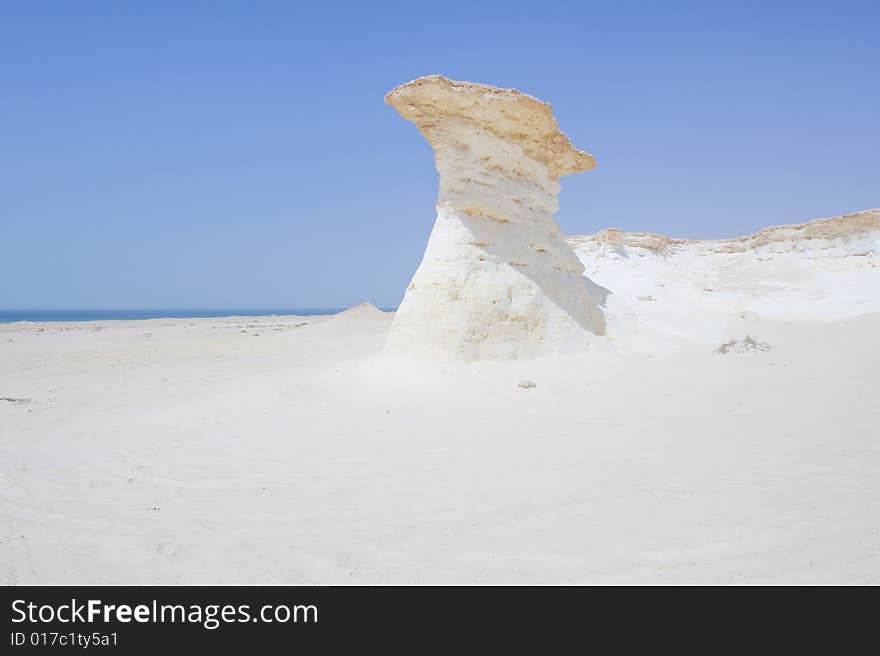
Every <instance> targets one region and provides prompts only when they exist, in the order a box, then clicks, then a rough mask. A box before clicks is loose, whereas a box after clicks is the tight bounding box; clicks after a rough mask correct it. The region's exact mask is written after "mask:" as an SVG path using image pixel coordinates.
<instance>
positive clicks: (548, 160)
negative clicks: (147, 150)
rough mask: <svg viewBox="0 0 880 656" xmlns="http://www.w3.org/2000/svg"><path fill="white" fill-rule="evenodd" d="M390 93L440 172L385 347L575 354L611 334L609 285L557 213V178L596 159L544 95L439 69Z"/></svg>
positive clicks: (494, 354) (476, 353)
mask: <svg viewBox="0 0 880 656" xmlns="http://www.w3.org/2000/svg"><path fill="white" fill-rule="evenodd" d="M385 101H386V102H387V103H388V104H390V105H392V106H393V107H394V108H395V109H397V111H398V112H399V113H400V114H401V116H403V117H404V118H406V119H407V120H410V121H412V122H413V123H415V124H416V125H417V126H418V128H419V130H421V132H422V134H423V135H424V136H425V138H426V139H427V140H428V142H429V143H430V144H431V146H432V147H433V149H434V154H435V161H436V165H437V171H438V172H439V173H440V194H439V198H438V200H437V219H436V222H435V224H434V230H433V232H432V233H431V236H430V239H429V240H428V246H427V249H426V250H425V255H424V258H423V259H422V263H421V265H420V266H419V268H418V270H417V271H416V273H415V276H414V277H413V279H412V282H411V283H410V285H409V287H408V288H407V291H406V295H405V296H404V298H403V301H402V303H401V304H400V307H399V309H398V311H397V316H396V317H395V319H394V323H393V325H392V329H391V337H390V340H389V348H390V349H392V350H400V351H415V352H420V353H425V354H435V355H439V356H444V357H450V358H458V359H461V358H463V359H477V358H499V357H500V358H516V357H527V356H536V355H548V354H557V353H572V352H580V351H584V350H585V349H587V348H588V346H589V343H590V341H591V340H592V339H595V336H596V335H603V334H604V332H605V319H604V315H603V313H602V310H601V308H600V307H599V304H600V303H601V302H602V301H603V300H604V296H603V292H604V290H603V289H602V288H601V287H599V286H597V285H595V284H594V283H592V282H591V281H590V280H589V279H588V278H586V277H585V276H584V275H583V273H584V267H583V265H582V264H581V263H580V260H578V258H577V256H576V255H575V254H574V252H573V251H572V250H571V248H569V246H568V245H567V244H566V243H565V242H564V241H563V236H562V233H561V231H560V229H559V226H558V225H557V224H556V222H555V221H554V220H553V213H554V212H555V211H556V210H557V209H558V207H559V204H558V200H557V196H558V194H559V178H560V177H561V176H563V175H566V174H567V173H574V172H577V171H585V170H587V169H591V168H593V167H594V166H595V161H594V159H593V157H592V156H591V155H589V154H588V153H585V152H583V151H580V150H577V149H575V148H574V147H573V146H572V145H571V143H570V142H569V140H568V138H567V137H566V136H565V135H564V134H563V133H562V132H560V131H559V128H558V127H557V125H556V121H555V120H554V118H553V115H552V111H551V108H550V106H549V105H547V104H546V103H543V102H541V101H540V100H537V99H536V98H532V97H531V96H528V95H525V94H523V93H520V92H519V91H516V90H514V89H498V88H496V87H490V86H486V85H482V84H473V83H470V82H455V81H453V80H448V79H447V78H444V77H442V76H437V75H432V76H428V77H423V78H419V79H417V80H414V81H412V82H409V83H407V84H404V85H402V86H399V87H397V88H395V89H393V90H392V91H391V92H390V93H389V94H388V95H387V96H386V97H385Z"/></svg>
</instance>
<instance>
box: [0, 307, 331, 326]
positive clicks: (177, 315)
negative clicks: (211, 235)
mask: <svg viewBox="0 0 880 656" xmlns="http://www.w3.org/2000/svg"><path fill="white" fill-rule="evenodd" d="M344 309H345V308H262V309H254V308H247V309H245V308H214V309H202V310H174V309H159V310H0V323H11V322H13V321H106V320H109V319H126V320H130V319H192V318H199V317H229V316H233V315H234V316H244V317H266V316H270V315H274V314H278V315H284V314H296V315H300V316H303V315H307V314H335V313H336V312H341V311H342V310H344Z"/></svg>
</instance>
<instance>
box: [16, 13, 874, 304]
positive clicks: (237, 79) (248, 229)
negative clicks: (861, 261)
mask: <svg viewBox="0 0 880 656" xmlns="http://www.w3.org/2000/svg"><path fill="white" fill-rule="evenodd" d="M878 29H880V3H878V2H877V1H876V0H872V1H867V2H847V1H841V2H832V1H828V2H822V3H814V2H809V1H798V2H772V1H765V2H691V3H676V2H670V1H664V2H618V1H613V2H612V1H610V0H609V1H607V2H573V3H564V2H552V1H543V2H534V1H533V2H526V3H519V2H515V1H511V0H507V1H505V2H482V3H475V2H461V3H456V2H401V3H381V2H363V3H360V2H358V3H350V4H348V3H339V2H322V3H314V4H313V3H297V2H293V1H292V0H291V1H289V2H259V1H247V2H245V1H242V2H185V1H184V0H176V1H174V2H160V1H158V0H151V1H149V2H148V1H141V2H115V1H113V2H87V1H83V2H60V1H58V2H42V1H37V0H31V1H27V2H13V1H10V0H4V1H3V2H2V3H0V275H2V283H0V308H144V307H334V306H347V305H350V304H354V303H358V302H361V301H365V300H369V301H372V302H373V303H376V304H378V305H381V306H396V305H397V303H398V302H399V300H400V298H401V296H402V294H403V291H404V289H405V287H406V285H407V283H408V282H409V279H410V276H411V275H412V273H413V271H414V270H415V268H416V266H417V265H418V263H419V261H420V259H421V255H422V252H423V248H424V244H425V242H426V240H427V237H428V234H429V232H430V230H431V226H432V223H433V220H434V201H435V198H436V192H437V176H436V172H435V171H434V167H433V158H432V155H431V151H430V149H429V147H428V145H427V144H426V143H425V142H424V140H423V139H422V137H421V135H419V133H418V131H417V130H416V128H415V127H414V126H413V125H411V124H409V123H407V122H405V121H404V120H403V119H401V118H400V117H399V116H397V114H396V112H395V111H394V110H393V109H392V108H390V107H388V106H387V105H385V104H384V102H383V100H382V98H383V96H384V94H385V92H386V91H388V90H389V89H391V88H392V87H394V86H395V85H397V84H400V83H402V82H406V81H408V80H410V79H412V78H415V77H418V76H420V75H424V74H428V73H442V74H444V75H447V76H449V77H452V78H455V79H466V80H473V81H477V82H485V83H489V84H494V85H497V86H505V87H507V86H510V87H516V88H518V89H521V90H523V91H526V92H528V93H530V94H532V95H535V96H537V97H539V98H541V99H543V100H546V101H548V102H550V103H551V104H553V106H554V109H555V113H556V116H557V118H558V120H559V123H560V126H561V127H562V129H563V130H564V131H565V132H566V133H567V134H568V135H569V136H570V137H571V139H572V141H573V142H574V144H575V145H576V146H578V147H580V148H583V149H585V150H588V151H590V152H592V153H593V154H594V155H595V156H596V158H597V160H598V162H599V168H598V169H596V170H594V171H590V172H587V173H583V174H580V175H574V176H569V177H566V178H565V179H564V180H563V191H562V195H561V203H562V209H561V211H560V212H559V214H558V215H557V219H558V221H559V223H560V224H561V225H562V228H563V230H564V231H565V232H566V233H567V234H580V233H588V232H594V231H595V230H597V229H599V228H602V227H607V226H617V227H621V228H624V229H626V230H648V231H657V232H663V233H667V234H670V235H673V236H686V237H699V238H711V237H721V236H730V235H735V234H741V233H746V232H751V231H754V230H756V229H759V228H761V227H764V226H766V225H771V224H777V223H791V222H800V221H802V220H806V219H810V218H816V217H823V216H832V215H836V214H841V213H846V212H852V211H855V210H859V209H864V208H867V207H876V206H878V205H880V38H878Z"/></svg>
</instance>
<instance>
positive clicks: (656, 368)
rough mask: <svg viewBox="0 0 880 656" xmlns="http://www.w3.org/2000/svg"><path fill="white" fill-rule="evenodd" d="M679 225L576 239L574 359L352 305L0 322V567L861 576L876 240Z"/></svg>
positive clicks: (870, 462) (873, 502) (866, 569)
mask: <svg viewBox="0 0 880 656" xmlns="http://www.w3.org/2000/svg"><path fill="white" fill-rule="evenodd" d="M581 239H582V240H584V239H586V238H581ZM700 248H702V247H700ZM695 249H697V247H693V248H690V252H689V253H688V252H683V253H680V254H679V255H675V256H668V257H663V258H660V257H659V256H658V257H657V258H656V260H653V259H652V257H654V256H653V255H652V254H651V253H647V252H646V253H645V254H642V255H639V254H638V252H637V251H638V249H631V248H630V249H627V248H625V249H624V250H623V253H622V254H621V253H617V255H616V256H611V255H609V254H608V253H604V254H600V253H599V252H598V251H595V252H594V251H593V250H591V248H590V247H589V245H588V244H586V245H584V246H583V248H581V249H580V250H579V255H580V256H581V258H582V259H583V260H584V262H585V264H586V266H587V274H588V275H590V276H591V277H592V278H593V279H594V280H595V281H596V282H597V283H599V284H601V285H604V286H606V287H608V288H614V290H615V293H614V295H613V296H611V297H609V299H608V306H607V312H608V315H609V322H610V324H609V325H610V330H609V337H608V339H607V340H606V341H607V345H606V347H605V348H601V349H596V350H594V351H591V352H588V353H585V354H583V355H581V356H576V357H566V358H552V359H538V360H524V361H519V362H507V363H505V362H474V363H442V362H430V361H418V360H415V359H413V358H404V357H400V356H393V355H389V354H387V353H383V352H382V351H381V349H382V345H383V343H384V341H385V336H386V334H387V330H388V327H389V324H390V320H391V315H389V314H385V313H382V312H379V311H378V310H375V309H374V308H372V307H369V306H361V307H358V308H355V309H353V310H350V311H348V312H346V313H342V314H340V315H336V316H332V317H306V318H300V317H266V318H234V317H233V318H224V319H155V320H148V321H104V322H89V323H51V324H34V323H19V324H5V325H0V397H8V398H11V399H17V400H14V401H10V400H4V401H0V581H2V582H4V583H227V582H228V583H373V582H394V583H422V582H426V583H427V582H430V583H485V582H504V583H516V582H547V583H582V582H591V583H612V582H632V583H669V582H674V583H683V582H723V583H740V582H798V583H819V582H851V583H880V428H878V427H880V403H878V400H877V398H878V397H877V390H878V385H877V383H878V378H880V375H878V371H880V349H878V346H880V312H878V304H880V301H878V299H880V268H878V267H877V264H878V262H877V259H876V257H875V254H869V255H853V253H852V252H849V253H844V254H843V255H842V256H840V257H838V256H837V255H834V253H833V252H830V251H829V253H831V254H830V255H829V256H828V257H822V258H819V260H816V261H813V262H811V263H810V264H809V266H806V265H803V262H804V260H803V257H802V256H797V257H795V256H792V257H789V255H786V254H781V255H779V257H775V258H773V257H771V258H769V259H765V260H762V259H761V258H762V257H764V255H761V254H760V253H757V254H755V253H753V254H752V255H748V254H747V255H742V254H739V255H737V254H734V255H730V257H729V258H728V259H727V260H724V261H723V262H722V261H718V260H717V258H716V260H715V261H713V263H712V265H711V266H708V265H707V266H705V267H702V268H701V266H698V265H697V264H695V263H694V262H697V261H700V262H703V261H706V260H703V259H700V258H701V257H702V256H700V255H698V254H697V251H696V250H695ZM685 250H688V249H685ZM786 252H788V251H786ZM835 252H836V251H835ZM832 255H833V257H832ZM838 255H839V254H838ZM706 257H709V258H710V259H711V258H715V257H716V256H715V255H708V256H706ZM731 258H740V260H741V261H740V262H739V264H736V265H734V264H731V262H733V261H734V260H733V259H731ZM742 258H746V259H745V260H743V259H742ZM786 258H788V259H786ZM841 258H843V259H841ZM690 260H693V261H694V262H690ZM746 260H747V261H746ZM688 262H690V263H688ZM760 262H765V264H764V265H762V264H760ZM843 262H849V264H843ZM762 266H763V267H764V268H763V269H761V267H762ZM737 267H738V270H739V271H740V273H738V274H736V275H734V274H733V273H732V271H733V270H734V268H737ZM760 271H763V272H764V275H760ZM797 272H801V273H800V274H798V273H797ZM767 274H772V275H767ZM801 274H803V275H801ZM705 276H710V277H712V278H713V281H712V282H711V283H706V282H705ZM725 277H726V278H725ZM724 279H726V280H728V283H729V284H728V285H726V286H725V284H724ZM816 280H820V281H824V282H823V283H822V284H821V285H819V284H818V283H817V282H816ZM844 284H848V285H849V287H845V286H844ZM704 287H712V289H713V291H706V290H705V289H704ZM808 287H809V288H810V289H813V290H818V291H814V292H811V293H807V294H806V296H807V298H806V299H804V298H802V296H803V295H804V293H805V292H804V291H803V290H804V289H806V288H808ZM835 291H836V292H837V293H835ZM646 296H652V297H653V300H640V297H646ZM841 298H843V300H841ZM640 308H647V309H640ZM664 308H665V309H664ZM823 308H824V309H823ZM835 308H836V309H835ZM747 334H749V335H753V336H754V337H755V338H756V339H757V340H758V341H759V342H762V343H766V344H769V345H770V346H771V347H772V348H771V350H769V351H766V352H754V353H749V352H746V353H740V352H736V349H733V350H732V351H731V352H728V353H726V354H719V353H717V352H715V347H717V346H718V344H720V343H721V342H722V341H726V340H728V339H742V338H743V337H744V336H745V335H747ZM524 379H528V380H531V381H534V382H535V383H536V386H535V387H534V388H531V389H524V388H521V387H519V386H518V385H517V383H518V382H519V381H521V380H524Z"/></svg>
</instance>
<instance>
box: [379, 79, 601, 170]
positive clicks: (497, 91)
mask: <svg viewBox="0 0 880 656" xmlns="http://www.w3.org/2000/svg"><path fill="white" fill-rule="evenodd" d="M385 102H386V103H388V104H389V105H391V106H392V107H394V108H395V109H396V110H397V111H398V113H399V114H400V115H401V116H402V117H403V118H405V119H406V120H408V121H411V122H413V123H415V124H416V126H417V127H418V128H419V130H421V132H422V134H423V135H424V136H425V138H426V139H427V140H428V142H429V143H430V144H431V146H436V145H437V143H436V141H437V140H436V139H434V131H435V130H436V129H438V128H440V129H442V127H443V124H444V123H446V122H448V121H451V120H459V121H466V122H469V123H473V124H475V125H479V126H480V127H482V128H484V129H486V130H489V131H491V132H492V133H494V134H495V135H497V136H498V137H499V138H501V139H504V140H505V141H509V142H512V143H516V144H518V145H519V146H520V147H521V148H522V149H523V152H524V153H525V154H526V155H527V156H528V157H530V158H531V159H534V160H536V161H538V162H541V163H543V164H545V165H546V166H547V167H548V169H549V172H550V175H551V177H553V178H560V177H562V176H563V175H568V174H569V173H577V172H579V171H588V170H590V169H592V168H595V167H596V160H595V158H594V157H593V156H592V155H591V154H590V153H587V152H584V151H583V150H578V149H577V148H575V147H574V146H573V145H572V143H571V141H569V139H568V137H567V136H565V134H564V133H563V132H562V131H561V130H560V129H559V126H558V124H557V123H556V119H555V118H553V108H552V107H551V106H550V105H548V104H547V103H545V102H543V101H541V100H538V99H537V98H534V97H532V96H530V95H528V94H525V93H522V92H521V91H517V90H516V89H502V88H499V87H493V86H490V85H488V84H477V83H475V82H459V81H456V80H450V79H449V78H447V77H444V76H442V75H426V76H424V77H420V78H417V79H415V80H412V81H411V82H407V83H406V84H401V85H400V86H398V87H395V88H394V89H392V90H391V91H389V92H388V94H387V95H386V96H385Z"/></svg>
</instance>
